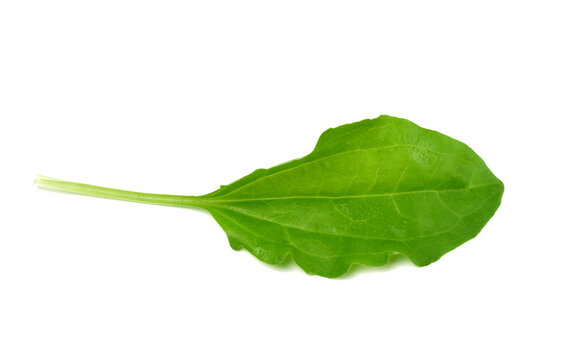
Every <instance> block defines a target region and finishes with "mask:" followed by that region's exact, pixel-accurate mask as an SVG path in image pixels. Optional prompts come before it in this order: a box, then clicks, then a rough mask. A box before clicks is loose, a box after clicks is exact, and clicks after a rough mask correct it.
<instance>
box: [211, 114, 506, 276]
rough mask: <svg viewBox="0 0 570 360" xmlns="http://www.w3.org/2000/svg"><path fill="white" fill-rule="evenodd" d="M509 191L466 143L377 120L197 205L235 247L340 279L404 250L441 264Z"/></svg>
mask: <svg viewBox="0 0 570 360" xmlns="http://www.w3.org/2000/svg"><path fill="white" fill-rule="evenodd" d="M491 188H493V189H494V190H491ZM502 192H503V184H502V182H500V180H499V179H497V178H496V177H495V176H494V175H493V174H492V172H491V171H490V170H489V169H488V168H487V167H486V165H485V163H484V162H483V160H481V158H480V157H479V156H477V154H475V152H473V150H471V149H470V148H469V147H467V146H466V145H465V144H463V143H461V142H459V141H457V140H454V139H451V138H449V137H447V136H445V135H443V134H440V133H437V132H435V131H431V130H426V129H423V128H421V127H419V126H417V125H415V124H413V123H411V122H409V121H408V120H405V119H399V118H394V117H389V116H380V117H378V118H376V119H371V120H363V121H360V122H357V123H353V124H347V125H343V126H340V127H338V128H334V129H329V130H327V131H325V132H324V133H323V134H322V135H321V137H320V138H319V140H318V142H317V145H316V146H315V149H314V150H313V152H311V153H310V154H309V155H307V156H306V157H304V158H301V159H297V160H293V161H291V162H288V163H285V164H281V165H278V166H276V167H273V168H270V169H260V170H256V171H255V172H253V173H252V174H250V175H248V176H246V177H244V178H242V179H240V180H238V181H236V182H234V183H232V184H230V185H228V186H224V187H222V188H221V189H220V190H217V191H215V192H213V193H211V194H207V195H205V196H203V197H201V198H200V199H202V200H203V202H204V204H205V205H204V207H205V208H206V209H207V210H209V211H210V212H211V213H212V215H213V216H214V218H215V219H216V221H218V223H220V225H221V226H222V228H223V229H224V231H225V232H226V233H227V235H228V238H229V239H230V243H231V244H232V247H233V248H236V249H237V248H240V247H244V248H246V249H247V250H248V251H250V252H251V253H252V254H254V255H255V256H256V257H258V258H259V259H260V260H262V261H265V262H268V263H272V264H275V263H280V262H281V261H283V260H284V259H285V258H286V257H287V256H288V254H291V255H292V257H293V258H294V260H295V262H296V263H297V264H298V265H299V266H300V267H301V268H303V269H304V270H305V271H306V272H307V273H312V274H318V275H321V276H325V277H337V276H340V275H342V274H344V273H345V272H346V271H348V269H349V268H350V266H351V265H352V264H354V263H361V264H368V265H377V266H378V265H384V264H385V263H386V262H387V261H388V259H389V257H390V256H391V255H393V254H397V253H400V254H404V255H406V256H407V257H408V258H410V259H411V260H412V262H414V263H415V264H416V265H418V266H424V265H427V264H429V263H431V262H433V261H436V260H437V259H439V258H440V257H441V256H442V255H443V254H445V253H447V252H448V251H451V250H452V249H454V248H456V247H457V246H459V245H461V244H462V243H464V242H465V241H467V240H469V239H471V238H472V237H474V236H475V235H476V234H477V233H478V232H479V231H480V230H481V229H482V227H483V226H484V225H485V223H486V222H487V221H488V220H489V219H490V218H491V216H492V215H493V214H494V212H495V211H496V209H497V208H498V206H499V204H500V198H501V195H502ZM487 202H489V204H487ZM481 209H483V210H481ZM473 214H475V217H473ZM465 219H467V220H465Z"/></svg>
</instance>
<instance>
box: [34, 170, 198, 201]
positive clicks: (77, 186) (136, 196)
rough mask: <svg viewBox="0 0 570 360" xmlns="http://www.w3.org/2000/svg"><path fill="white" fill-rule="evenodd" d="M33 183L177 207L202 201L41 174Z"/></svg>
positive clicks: (44, 186)
mask: <svg viewBox="0 0 570 360" xmlns="http://www.w3.org/2000/svg"><path fill="white" fill-rule="evenodd" d="M34 183H35V184H36V185H37V186H39V187H40V188H44V189H50V190H58V191H63V192H68V193H74V194H81V195H88V196H95V197H101V198H107V199H115V200H123V201H133V202H138V203H145V204H154V205H166V206H178V207H202V206H201V204H203V202H202V201H200V199H199V198H198V197H196V196H179V195H162V194H149V193H142V192H135V191H127V190H118V189H112V188H107V187H102V186H95V185H87V184H81V183H76V182H71V181H64V180H58V179H53V178H49V177H47V176H42V175H38V176H37V177H36V180H35V182H34Z"/></svg>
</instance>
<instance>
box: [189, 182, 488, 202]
mask: <svg viewBox="0 0 570 360" xmlns="http://www.w3.org/2000/svg"><path fill="white" fill-rule="evenodd" d="M493 185H498V183H490V184H485V185H477V186H472V187H463V188H456V189H443V190H436V189H430V190H411V191H400V192H389V193H380V194H360V195H340V196H323V195H298V196H276V197H261V198H242V199H216V198H199V201H200V202H203V203H206V204H207V203H235V202H251V201H272V200H292V199H328V200H337V199H360V198H375V197H385V196H399V195H408V194H421V193H440V192H447V191H469V190H473V189H478V188H482V187H486V186H493Z"/></svg>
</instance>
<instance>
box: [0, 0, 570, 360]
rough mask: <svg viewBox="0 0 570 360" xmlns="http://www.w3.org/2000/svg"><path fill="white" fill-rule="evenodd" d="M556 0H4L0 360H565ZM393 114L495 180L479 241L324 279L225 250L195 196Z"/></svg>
mask: <svg viewBox="0 0 570 360" xmlns="http://www.w3.org/2000/svg"><path fill="white" fill-rule="evenodd" d="M565 5H568V2H567V1H559V2H557V1H498V0H493V1H478V2H465V1H449V2H445V1H415V2H414V1H394V2H386V1H370V2H362V1H346V2H336V1H323V2H317V1H307V0H303V1H282V2H277V1H259V2H254V1H203V2H197V1H194V2H192V1H179V2H174V1H116V0H113V1H55V0H54V1H3V2H2V3H1V5H0V121H1V125H0V126H1V128H0V166H1V167H0V171H1V177H0V178H1V182H2V184H1V190H0V192H1V194H0V195H1V196H0V199H1V200H0V207H1V208H0V209H1V212H2V214H1V217H0V219H1V220H0V224H1V225H0V358H1V359H6V360H11V359H58V360H62V359H230V358H231V359H337V358H338V359H356V358H366V359H373V358H389V359H412V358H422V359H481V358H491V359H505V358H511V359H512V358H529V359H530V358H533V359H537V358H543V359H568V358H569V357H570V350H569V346H568V339H569V337H570V336H569V335H570V329H569V322H570V315H569V303H570V296H569V294H568V291H569V286H568V285H569V275H570V271H569V265H568V254H569V251H570V236H569V234H568V226H567V223H568V221H569V219H568V215H569V211H568V202H569V200H570V198H569V196H568V180H569V179H568V175H569V171H568V163H569V162H568V155H569V151H568V145H567V139H568V126H567V124H568V121H570V109H569V100H570V85H569V84H570V71H569V68H570V66H569V64H570V53H569V35H570V22H569V20H568V14H569V10H568V8H566V7H565ZM380 114H389V115H394V116H399V117H404V118H407V119H410V120H412V121H414V122H416V123H417V124H418V125H420V126H423V127H427V128H430V129H435V130H438V131H441V132H443V133H445V134H447V135H450V136H452V137H454V138H457V139H459V140H462V141H464V142H465V143H467V144H468V145H470V146H471V147H472V148H473V149H474V150H475V151H476V152H477V153H478V154H479V155H481V157H482V158H483V159H484V160H485V161H486V162H487V164H488V166H489V167H490V168H491V170H493V172H494V173H495V174H496V175H497V176H498V177H499V178H500V179H501V180H503V182H504V183H505V187H506V189H505V194H504V197H503V204H502V205H501V207H500V209H499V210H498V212H497V213H496V215H495V217H493V219H492V220H491V221H490V222H489V224H488V225H487V226H486V227H485V228H484V230H483V231H482V232H481V234H480V235H479V236H477V237H476V239H474V240H472V241H470V242H468V243H466V244H465V245H463V246H461V247H459V248H458V249H456V250H454V251H452V252H451V253H449V254H447V255H445V256H444V257H443V258H442V259H441V260H439V261H438V262H436V263H434V264H432V265H430V266H428V267H425V268H417V267H415V266H413V265H412V264H410V263H409V262H407V261H401V260H400V261H398V262H396V263H395V264H392V265H390V266H388V267H386V268H364V267H358V268H357V269H355V271H352V272H351V273H349V275H348V276H345V277H343V278H341V279H340V280H329V279H325V278H321V277H317V276H308V275H306V274H304V273H303V272H302V271H301V270H300V269H299V268H297V267H296V266H295V265H291V264H290V265H287V266H282V267H275V266H269V265H265V264H263V263H261V262H260V261H258V260H257V259H255V258H254V257H253V256H251V255H250V254H248V253H246V252H245V251H241V252H235V251H233V250H231V249H230V247H229V245H228V243H227V239H226V236H225V234H224V233H223V231H222V230H221V228H219V226H218V225H217V224H216V223H215V221H214V220H213V218H211V217H210V216H209V215H208V214H207V213H205V212H200V211H193V210H186V209H179V208H168V207H159V206H150V205H142V204H134V203H123V202H118V201H111V200H103V199H94V198H87V197H82V196H73V195H66V194H60V193H55V192H48V191H40V190H38V189H36V188H34V187H33V186H32V182H33V180H34V177H35V176H36V174H43V175H47V176H51V177H57V178H62V179H67V180H71V181H79V182H87V183H92V184H98V185H103V186H110V187H116V188H124V189H130V190H138V191H146V192H156V193H171V194H192V195H199V194H204V193H207V192H210V191H212V190H214V189H216V188H217V187H218V186H219V185H221V184H227V183H230V182H232V181H234V180H236V179H238V178H240V177H242V176H244V175H246V174H248V173H249V172H251V171H253V170H254V169H256V168H259V167H269V166H272V165H276V164H279V163H281V162H284V161H287V160H290V159H293V158H297V157H301V156H303V155H305V154H307V153H308V152H310V151H311V150H312V148H313V146H314V144H315V143H316V140H317V138H318V136H319V135H320V133H321V132H322V131H324V130H325V129H327V128H329V127H332V126H338V125H341V124H344V123H348V122H353V121H358V120H361V119H364V118H370V117H376V116H378V115H380Z"/></svg>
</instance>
